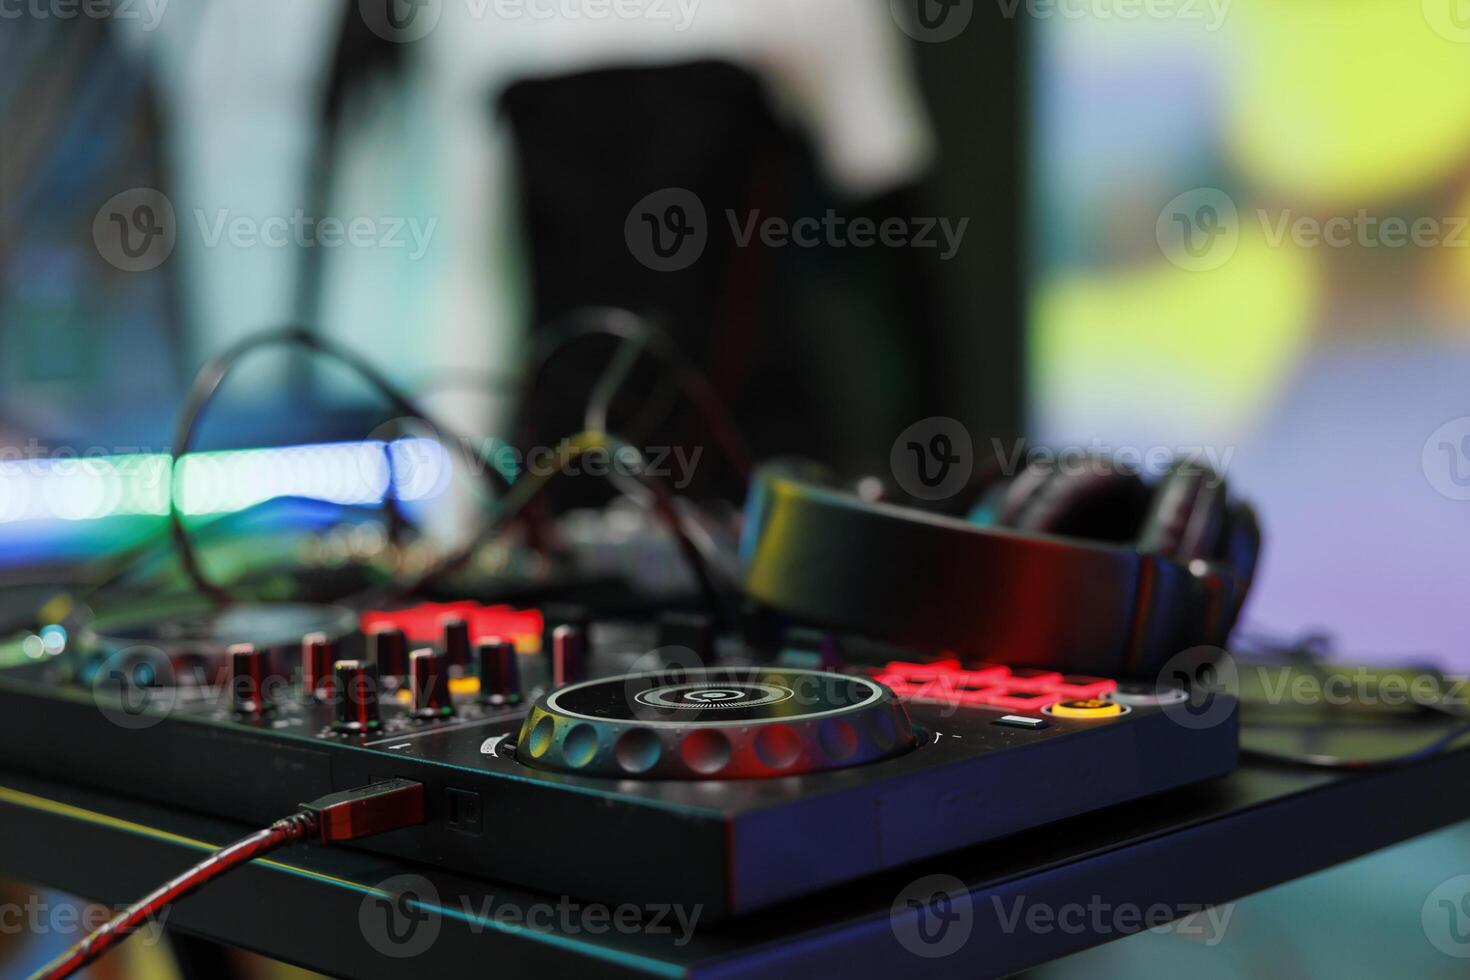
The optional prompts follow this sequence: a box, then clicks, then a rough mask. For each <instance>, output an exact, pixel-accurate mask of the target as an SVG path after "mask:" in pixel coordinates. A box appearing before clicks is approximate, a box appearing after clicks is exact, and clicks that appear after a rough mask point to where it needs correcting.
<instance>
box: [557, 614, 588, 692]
mask: <svg viewBox="0 0 1470 980" xmlns="http://www.w3.org/2000/svg"><path fill="white" fill-rule="evenodd" d="M586 679H587V633H586V631H585V630H583V629H582V628H581V627H580V626H558V627H557V628H556V629H555V630H553V631H552V633H551V683H552V684H553V685H555V686H556V687H563V686H565V685H567V684H576V683H577V682H578V681H585V680H586Z"/></svg>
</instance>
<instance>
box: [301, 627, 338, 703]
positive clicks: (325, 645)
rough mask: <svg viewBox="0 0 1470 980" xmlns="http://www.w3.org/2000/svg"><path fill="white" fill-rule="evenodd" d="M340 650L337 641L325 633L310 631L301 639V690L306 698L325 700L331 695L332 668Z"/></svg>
mask: <svg viewBox="0 0 1470 980" xmlns="http://www.w3.org/2000/svg"><path fill="white" fill-rule="evenodd" d="M339 655H340V651H339V649H338V645H337V641H336V640H333V639H331V638H330V637H329V636H327V634H325V633H312V634H310V635H308V636H306V637H305V638H304V639H302V641H301V692H302V694H304V695H305V696H306V697H308V698H316V699H318V700H325V699H326V698H329V697H331V695H332V668H333V666H334V665H335V664H336V663H337V660H338V657H339Z"/></svg>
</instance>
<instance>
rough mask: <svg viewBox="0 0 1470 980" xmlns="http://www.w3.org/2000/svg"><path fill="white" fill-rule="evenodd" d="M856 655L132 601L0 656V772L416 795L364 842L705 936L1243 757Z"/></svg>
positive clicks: (1148, 688) (414, 613)
mask: <svg viewBox="0 0 1470 980" xmlns="http://www.w3.org/2000/svg"><path fill="white" fill-rule="evenodd" d="M873 649H877V650H880V651H881V650H882V649H883V648H881V647H875V648H873ZM868 650H869V648H868V647H862V648H861V649H859V648H856V647H854V648H852V649H849V648H848V647H847V646H844V645H843V643H842V642H841V637H840V636H839V635H837V634H834V633H823V634H817V635H816V638H815V640H812V634H808V633H804V632H803V633H798V632H796V631H788V632H786V633H784V634H779V635H777V637H776V638H775V640H774V641H770V642H757V641H755V640H753V639H751V638H750V637H748V636H744V635H740V634H736V633H731V632H726V631H720V630H717V629H716V628H715V627H714V626H713V625H712V622H711V620H710V618H709V617H707V616H705V615H703V614H700V613H689V612H681V613H669V614H665V615H663V616H655V617H652V618H651V619H647V618H645V619H642V620H639V619H628V620H614V619H599V618H595V617H592V616H590V615H589V614H588V613H587V612H586V611H585V610H579V609H576V608H566V607H551V606H546V607H543V608H513V607H510V606H496V605H480V604H477V603H473V602H462V603H451V604H439V605H435V604H421V605H416V606H408V607H404V608H387V609H349V608H339V607H328V606H313V605H290V604H276V605H250V604H243V605H234V606H228V607H223V608H220V609H215V608H212V607H209V606H208V605H207V604H204V605H200V606H199V607H197V608H194V607H187V606H186V607H182V608H181V607H177V606H170V607H159V608H148V607H146V606H142V607H139V608H135V609H132V610H130V611H129V612H128V613H127V614H126V615H120V616H110V617H102V618H99V619H96V620H94V621H92V622H90V623H88V624H86V625H85V627H79V628H73V629H71V630H67V629H65V628H63V627H62V626H59V625H58V626H53V627H48V628H44V629H42V630H41V631H40V632H39V633H35V634H31V635H29V636H27V637H26V639H25V642H24V643H17V644H13V645H11V646H9V647H5V648H4V649H3V651H0V663H3V664H5V666H4V667H3V669H0V764H3V765H5V766H6V767H12V768H16V769H19V770H29V771H34V772H39V773H44V774H53V775H62V776H64V777H65V778H67V779H69V780H75V781H78V782H81V783H84V784H87V785H90V786H94V787H98V788H102V789H106V790H110V791H115V792H118V793H122V794H128V795H132V796H137V797H142V798H146V799H150V800H154V801H157V802H162V803H166V804H170V805H174V806H178V807H182V808H187V809H190V810H195V811H199V812H202V813H207V814H213V815H219V816H226V817H230V818H236V819H241V820H248V821H256V822H262V823H266V822H269V821H271V820H274V819H276V818H278V817H280V816H281V815H282V814H286V813H290V812H292V811H293V810H294V809H295V808H296V807H298V806H299V805H300V804H301V803H302V802H303V801H306V800H311V799H314V798H318V797H321V796H323V795H324V794H329V793H333V792H336V791H342V790H347V789H351V788H353V787H360V786H365V785H369V784H373V783H376V782H379V781H383V780H389V779H403V780H412V781H414V782H417V783H420V784H422V786H423V787H424V801H425V819H424V822H423V823H422V824H420V825H418V826H413V827H407V828H404V829H399V830H395V831H392V832H390V833H384V834H381V835H379V836H374V837H369V838H367V839H364V840H362V841H361V842H359V843H355V844H354V845H353V846H360V847H364V848H368V849H371V850H373V851H377V852H381V853H384V854H388V855H393V856H395V857H399V858H403V859H408V860H411V861H416V862H423V863H427V864H431V865H436V866H442V867H446V868H451V869H454V870H455V871H457V872H459V873H465V874H471V875H477V876H483V877H486V878H491V879H495V880H499V881H506V882H511V883H514V884H517V885H522V886H526V887H529V888H533V889H537V890H542V891H546V892H551V893H561V894H568V895H572V896H577V897H580V898H585V899H590V900H598V901H608V902H635V903H650V902H679V903H687V904H691V905H695V904H697V905H700V906H702V907H703V909H704V914H705V915H706V916H708V917H709V918H711V919H714V918H719V917H724V916H733V915H739V914H742V913H746V912H749V911H752V910H755V909H760V908H763V907H766V906H770V905H773V904H775V903H779V902H783V901H787V900H791V899H794V898H798V897H800V896H803V895H806V894H808V893H811V892H814V891H817V890H819V889H823V888H826V887H830V886H833V885H837V884H840V883H842V882H846V881H851V880H854V879H857V878H861V877H863V876H867V875H870V874H874V873H877V872H879V871H882V870H884V869H889V868H893V867H898V866H901V865H904V864H907V863H910V862H915V861H919V860H921V859H924V858H927V857H931V856H934V855H938V854H941V853H944V852H947V851H952V850H955V849H958V848H962V847H969V846H972V845H976V844H979V843H982V842H987V841H995V842H996V846H1004V844H1003V841H1002V839H1003V838H1004V837H1006V836H1007V835H1009V834H1013V833H1016V832H1019V831H1022V830H1027V829H1031V828H1035V827H1037V826H1040V825H1044V824H1047V823H1050V822H1053V821H1058V820H1061V819H1064V818H1067V817H1071V816H1075V815H1078V814H1082V813H1086V812H1089V811H1093V810H1097V809H1099V808H1103V807H1108V806H1111V805H1114V804H1117V803H1120V802H1122V801H1125V800H1130V799H1136V798H1139V797H1144V796H1148V795H1151V794H1155V793H1159V792H1162V791H1165V790H1168V789H1171V788H1174V787H1179V786H1182V785H1185V784H1189V783H1193V782H1197V781H1201V780H1205V779H1209V778H1211V777H1214V776H1218V775H1221V774H1223V773H1226V772H1228V771H1230V770H1231V769H1232V768H1233V767H1234V766H1235V764H1236V753H1237V726H1236V723H1235V718H1236V710H1235V704H1234V702H1233V699H1231V698H1230V697H1229V696H1228V695H1226V694H1223V693H1216V694H1210V695H1208V696H1207V698H1205V699H1204V700H1201V699H1200V698H1199V697H1196V696H1193V695H1187V694H1185V693H1184V692H1183V691H1181V690H1177V689H1173V688H1169V687H1164V686H1159V685H1156V684H1154V683H1152V682H1150V683H1147V684H1129V683H1121V684H1120V683H1119V682H1118V681H1116V680H1114V679H1111V678H1107V677H1098V676H1082V675H1078V674H1069V673H1064V672H1060V671H1055V670H1049V669H1044V668H1036V667H1025V668H1023V667H1018V666H1011V667H1007V666H1002V665H998V664H989V663H984V662H979V661H976V660H974V659H972V658H967V659H966V660H965V661H964V662H961V661H960V660H958V659H953V658H943V657H941V658H938V659H936V658H934V657H932V656H931V657H929V658H920V657H913V656H904V657H898V656H893V655H892V652H891V651H889V652H888V653H886V654H885V653H881V652H880V653H878V654H877V655H870V654H869V653H868V652H867V651H868ZM1201 711H1206V712H1208V713H1209V714H1210V717H1211V722H1212V723H1211V724H1189V723H1187V722H1188V718H1187V717H1185V716H1184V715H1182V714H1181V712H1194V713H1199V712H1201ZM1181 719H1182V720H1183V721H1184V722H1185V723H1181Z"/></svg>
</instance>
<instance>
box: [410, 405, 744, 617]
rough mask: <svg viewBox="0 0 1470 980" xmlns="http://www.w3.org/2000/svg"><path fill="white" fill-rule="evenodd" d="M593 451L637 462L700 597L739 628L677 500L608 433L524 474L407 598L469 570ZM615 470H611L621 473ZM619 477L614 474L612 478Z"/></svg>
mask: <svg viewBox="0 0 1470 980" xmlns="http://www.w3.org/2000/svg"><path fill="white" fill-rule="evenodd" d="M591 450H602V451H604V452H606V453H608V455H609V457H610V459H613V460H616V459H619V458H621V459H623V460H626V461H628V462H629V463H632V464H633V465H631V466H629V469H630V470H631V472H630V473H629V474H628V475H629V477H630V478H632V479H636V480H637V481H638V483H639V485H640V486H642V487H643V488H644V489H646V490H647V491H648V492H649V493H650V494H651V495H652V500H653V502H654V508H655V512H656V513H657V514H658V515H659V517H660V518H661V519H662V520H663V521H664V522H665V523H666V524H667V525H668V527H669V530H670V532H671V533H672V534H673V535H674V539H675V541H676V542H677V543H678V546H679V550H680V553H681V555H682V556H683V557H684V559H685V561H686V562H687V563H688V565H689V567H690V570H691V571H692V572H693V574H694V577H695V582H696V584H697V585H698V587H699V590H700V593H701V595H702V596H703V598H704V601H705V603H706V605H707V606H708V607H709V611H710V614H711V616H713V617H714V619H715V621H716V623H718V624H719V625H720V626H721V627H723V628H727V629H728V628H733V626H734V623H735V618H734V616H733V615H732V614H731V612H730V610H729V609H727V608H726V604H725V601H724V598H723V596H722V595H721V594H720V590H719V588H718V586H717V584H716V581H715V576H714V574H713V573H712V572H711V571H710V566H709V565H708V564H707V563H706V561H705V558H704V555H703V553H702V552H701V551H700V549H699V547H698V546H697V545H695V543H694V541H693V540H692V539H691V538H690V536H689V534H688V532H687V531H686V529H685V527H684V525H683V523H682V522H681V521H680V519H679V514H678V510H677V508H676V507H675V506H674V502H673V498H672V497H670V496H669V493H668V490H666V489H665V488H664V486H663V485H662V484H661V483H660V482H659V481H658V480H657V479H655V478H653V477H652V476H650V475H649V474H648V473H647V472H645V471H644V470H643V468H642V466H641V462H642V456H641V455H640V454H639V453H638V452H637V450H636V449H634V448H633V447H632V446H629V445H627V444H626V443H624V442H622V441H621V440H619V439H617V438H616V437H614V436H611V435H609V434H607V433H605V432H583V433H579V434H577V435H575V436H572V437H571V438H570V439H567V440H565V441H564V442H562V444H561V445H560V446H558V447H557V453H558V458H557V460H556V466H555V467H553V468H552V469H550V470H547V471H545V472H542V473H535V472H531V471H530V470H527V471H525V472H523V473H522V474H521V476H520V478H519V479H518V480H516V481H515V483H513V484H512V485H511V488H510V491H509V492H508V493H507V494H506V495H505V497H504V498H502V499H501V500H500V501H499V505H500V508H501V509H500V512H499V513H498V514H497V515H496V516H495V517H494V518H492V519H491V520H490V521H489V522H487V523H486V524H485V526H484V527H482V528H481V529H480V531H479V532H478V533H477V534H476V535H475V537H474V539H473V540H471V541H470V542H469V543H468V544H466V545H464V546H463V547H461V548H460V549H458V550H457V551H455V552H454V553H453V554H451V555H449V556H448V557H447V558H445V559H444V560H442V561H441V562H439V563H438V564H437V565H435V567H434V568H432V569H430V570H429V571H427V572H425V573H424V575H423V577H422V578H420V579H419V580H418V581H417V582H416V583H414V584H413V585H412V586H411V587H409V588H408V589H406V590H404V593H403V594H404V595H416V594H419V593H421V592H423V591H425V590H426V589H428V588H429V587H430V586H432V585H433V584H435V583H436V582H438V581H440V580H441V579H442V578H444V577H445V576H446V575H449V574H452V573H453V572H455V571H457V570H458V569H459V568H461V567H463V566H464V564H465V563H466V562H468V561H469V560H470V559H471V558H472V557H473V556H474V554H475V552H477V551H478V550H479V549H480V548H481V547H482V546H483V545H484V544H486V543H487V542H488V541H489V540H490V539H491V538H492V537H494V536H495V535H496V534H497V533H499V532H500V531H501V530H502V529H503V528H504V527H505V526H506V525H507V524H509V523H510V522H511V521H513V520H515V519H516V518H517V517H518V516H520V515H521V514H522V513H523V512H524V511H525V510H526V508H527V507H529V506H530V505H531V503H533V502H534V501H535V500H536V499H537V498H538V497H539V496H540V495H541V493H542V492H543V491H544V490H545V489H546V487H547V486H549V485H550V484H551V481H552V480H554V479H556V478H557V477H558V476H562V475H565V474H566V473H567V471H568V464H570V463H571V462H572V460H574V459H576V458H578V457H580V456H582V455H584V454H585V453H587V452H589V451H591ZM616 465H617V464H615V465H614V466H610V467H609V469H610V470H615V468H616ZM615 475H618V474H615V473H613V472H610V473H609V474H608V476H609V478H612V477H614V476H615Z"/></svg>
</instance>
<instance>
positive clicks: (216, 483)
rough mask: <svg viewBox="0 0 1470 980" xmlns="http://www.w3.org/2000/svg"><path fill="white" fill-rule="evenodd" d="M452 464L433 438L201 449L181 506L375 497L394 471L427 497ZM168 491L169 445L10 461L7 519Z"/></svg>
mask: <svg viewBox="0 0 1470 980" xmlns="http://www.w3.org/2000/svg"><path fill="white" fill-rule="evenodd" d="M390 456H391V458H392V467H391V470H390V467H389V458H390ZM452 471H453V467H452V464H451V461H450V458H449V453H448V451H447V450H445V448H444V447H443V446H441V445H440V444H439V443H437V442H434V441H433V440H431V439H399V440H396V441H394V442H392V443H384V442H343V443H327V444H322V445H312V446H291V447H285V448H280V449H246V450H231V451H224V452H207V453H193V454H191V455H189V456H186V457H184V458H183V459H182V460H181V461H180V463H179V474H178V494H179V509H180V510H181V511H182V512H183V513H184V514H186V515H188V516H199V515H205V514H227V513H233V512H236V511H241V510H245V509H247V508H249V507H254V506H256V505H257V504H262V503H265V502H266V501H268V500H274V499H277V498H279V497H302V498H306V499H310V500H321V501H325V502H328V503H337V504H343V505H362V506H367V505H372V504H376V503H381V502H382V500H383V497H384V496H385V495H386V494H387V492H388V485H389V479H390V472H391V479H392V481H393V487H394V490H395V492H396V494H397V496H398V499H400V500H404V501H415V500H427V499H430V498H433V497H436V496H438V495H439V494H441V493H442V492H443V491H444V489H445V488H446V487H447V486H448V482H449V478H450V476H451V474H452ZM168 494H169V457H168V456H165V455H161V454H149V455H132V456H91V457H80V458H78V457H72V458H56V457H50V458H41V459H21V460H7V461H0V524H13V523H19V522H23V521H46V520H62V521H95V520H102V519H105V518H109V517H121V516H147V515H154V516H163V515H165V514H167V513H168Z"/></svg>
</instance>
